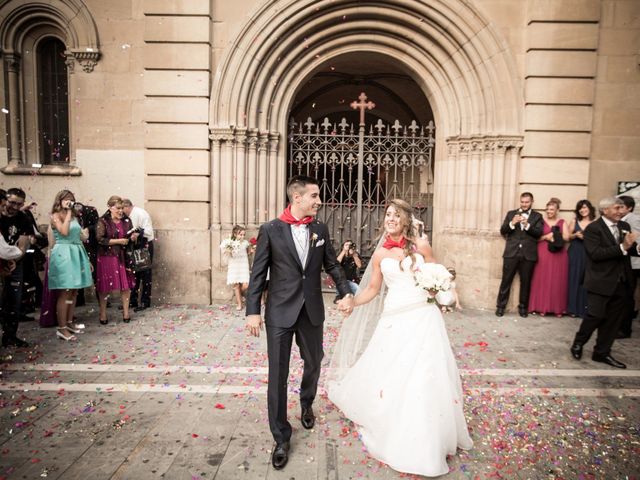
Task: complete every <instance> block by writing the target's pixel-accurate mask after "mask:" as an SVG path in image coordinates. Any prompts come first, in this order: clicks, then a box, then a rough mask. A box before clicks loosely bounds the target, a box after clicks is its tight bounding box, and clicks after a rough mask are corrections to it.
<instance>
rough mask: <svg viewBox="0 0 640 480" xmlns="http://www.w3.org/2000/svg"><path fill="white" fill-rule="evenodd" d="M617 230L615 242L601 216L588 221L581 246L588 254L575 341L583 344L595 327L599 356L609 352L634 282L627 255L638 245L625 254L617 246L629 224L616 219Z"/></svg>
mask: <svg viewBox="0 0 640 480" xmlns="http://www.w3.org/2000/svg"><path fill="white" fill-rule="evenodd" d="M618 230H619V232H620V234H619V236H620V240H618V241H616V239H615V237H614V236H613V233H612V232H611V229H610V228H609V226H608V225H607V224H606V223H605V221H604V219H603V218H602V217H600V218H599V219H598V220H596V221H595V222H592V223H590V224H589V226H587V228H586V229H585V230H584V248H585V251H586V254H587V264H586V268H585V275H584V287H585V288H586V289H587V312H586V315H585V317H584V320H583V321H582V324H581V325H580V330H578V333H577V334H576V338H575V341H574V343H576V344H578V345H584V344H585V343H587V341H588V340H589V338H590V337H591V334H592V333H593V332H594V330H596V329H597V330H598V339H597V340H596V346H595V348H594V350H593V353H594V354H595V355H598V356H600V357H604V356H607V355H610V353H611V346H612V345H613V342H614V340H615V338H616V334H617V333H618V329H619V328H620V324H621V322H622V317H623V314H624V312H625V309H626V302H628V301H629V298H630V289H631V285H632V284H633V271H632V270H631V260H630V257H631V256H636V257H637V256H638V250H637V244H634V245H633V246H632V247H631V248H630V249H629V250H627V255H624V254H623V253H622V249H621V248H620V243H621V242H622V238H623V234H622V232H623V231H626V232H630V231H631V228H630V227H629V224H628V223H626V222H623V221H622V220H621V221H619V222H618Z"/></svg>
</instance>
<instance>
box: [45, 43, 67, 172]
mask: <svg viewBox="0 0 640 480" xmlns="http://www.w3.org/2000/svg"><path fill="white" fill-rule="evenodd" d="M65 60H66V55H65V46H64V44H63V43H62V42H61V41H60V40H58V39H57V38H54V37H47V38H45V39H44V40H42V41H41V42H40V43H39V44H38V48H37V62H38V63H37V72H38V134H39V142H38V143H39V150H40V152H39V153H40V158H41V159H42V160H41V163H42V164H43V165H54V164H63V165H65V164H68V163H69V82H68V75H67V65H66V63H65Z"/></svg>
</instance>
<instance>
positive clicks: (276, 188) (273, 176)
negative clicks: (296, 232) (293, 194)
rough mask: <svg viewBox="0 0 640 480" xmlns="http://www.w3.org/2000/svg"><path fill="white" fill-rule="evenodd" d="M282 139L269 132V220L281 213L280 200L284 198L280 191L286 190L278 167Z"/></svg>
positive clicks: (275, 133) (277, 134)
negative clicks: (280, 140) (279, 141)
mask: <svg viewBox="0 0 640 480" xmlns="http://www.w3.org/2000/svg"><path fill="white" fill-rule="evenodd" d="M279 138H280V134H279V133H277V132H269V144H268V145H269V155H268V158H269V162H268V164H269V188H268V190H269V203H268V205H269V207H268V208H269V214H268V217H269V218H274V217H275V216H277V215H278V213H280V209H281V207H282V204H280V203H279V202H278V199H279V198H282V194H281V192H280V190H283V189H284V182H285V180H284V178H280V177H282V174H281V173H280V170H284V169H279V168H278V167H279V166H280V165H279V163H280V158H278V139H279Z"/></svg>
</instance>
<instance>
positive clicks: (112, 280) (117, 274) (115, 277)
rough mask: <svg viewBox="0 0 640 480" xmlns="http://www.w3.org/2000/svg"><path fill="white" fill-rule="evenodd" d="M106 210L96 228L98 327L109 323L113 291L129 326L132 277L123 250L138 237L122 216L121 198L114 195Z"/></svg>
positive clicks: (127, 220) (123, 317)
mask: <svg viewBox="0 0 640 480" xmlns="http://www.w3.org/2000/svg"><path fill="white" fill-rule="evenodd" d="M107 206H108V207H109V209H108V210H107V211H106V212H105V214H104V215H102V217H100V220H99V221H98V225H97V227H96V238H97V241H98V261H97V265H98V275H97V282H96V283H97V285H96V286H97V288H98V301H99V303H100V324H101V325H106V324H107V323H109V319H108V318H107V298H108V297H109V294H110V293H111V292H113V291H119V292H120V299H121V301H122V321H123V322H125V323H129V321H130V320H131V317H130V316H129V299H130V297H131V288H133V286H134V285H135V275H134V273H133V269H132V268H131V265H128V264H127V263H128V258H127V256H126V255H125V247H126V246H127V245H128V244H129V241H131V242H135V241H136V240H137V239H138V233H133V234H131V233H130V232H131V231H133V227H132V224H131V220H130V219H129V217H127V216H126V215H125V213H124V209H123V205H122V198H120V197H118V196H117V195H113V196H112V197H110V198H109V200H108V201H107Z"/></svg>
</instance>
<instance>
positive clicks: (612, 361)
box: [591, 353, 627, 368]
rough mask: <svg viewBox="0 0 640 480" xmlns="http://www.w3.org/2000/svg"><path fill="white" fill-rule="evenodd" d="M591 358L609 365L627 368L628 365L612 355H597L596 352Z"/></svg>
mask: <svg viewBox="0 0 640 480" xmlns="http://www.w3.org/2000/svg"><path fill="white" fill-rule="evenodd" d="M591 360H593V361H594V362H600V363H606V364H607V365H611V366H612V367H616V368H627V366H626V365H625V364H624V363H622V362H619V361H618V360H616V359H615V358H613V357H612V356H611V355H596V354H595V353H594V354H593V356H592V357H591Z"/></svg>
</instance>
